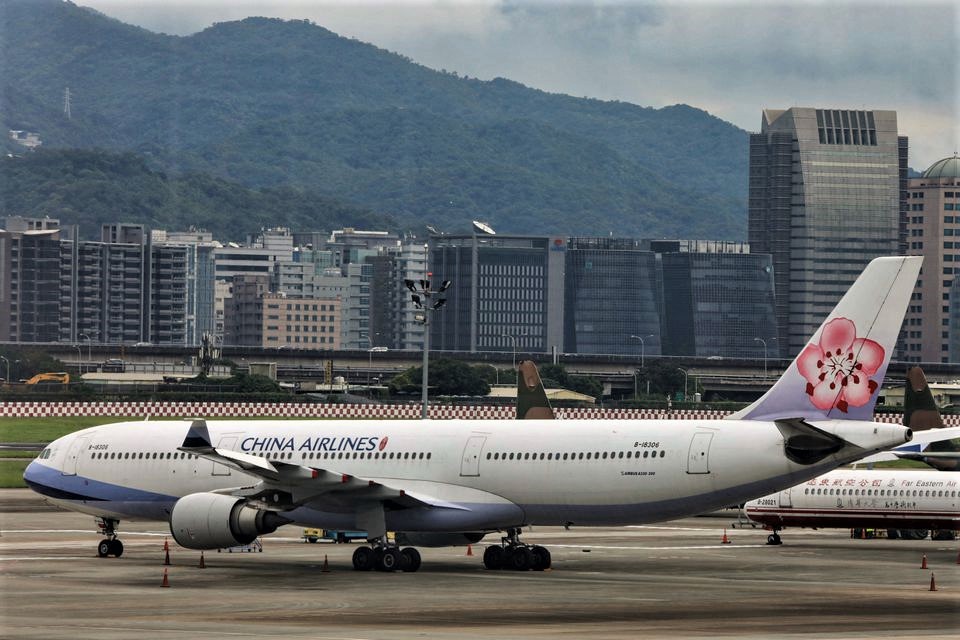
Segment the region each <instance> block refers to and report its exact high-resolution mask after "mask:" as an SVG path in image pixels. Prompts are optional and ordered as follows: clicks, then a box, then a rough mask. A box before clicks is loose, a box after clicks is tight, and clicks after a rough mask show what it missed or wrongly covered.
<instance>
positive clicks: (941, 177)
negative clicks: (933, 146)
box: [904, 155, 960, 362]
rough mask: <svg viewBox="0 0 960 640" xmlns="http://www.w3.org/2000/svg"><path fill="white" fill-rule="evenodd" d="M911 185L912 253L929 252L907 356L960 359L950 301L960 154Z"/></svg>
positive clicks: (957, 244)
mask: <svg viewBox="0 0 960 640" xmlns="http://www.w3.org/2000/svg"><path fill="white" fill-rule="evenodd" d="M909 186H910V189H909V195H910V198H909V202H910V212H909V219H908V221H907V232H908V238H907V241H908V245H909V246H908V247H907V252H908V253H909V254H910V255H915V256H923V271H921V273H920V276H921V277H920V279H919V280H918V281H917V287H916V289H915V290H914V294H913V299H912V300H911V301H910V307H909V309H908V310H907V317H906V320H905V321H904V322H905V323H906V326H905V330H906V336H905V340H904V342H905V346H906V351H907V352H906V358H905V359H906V360H908V361H910V362H956V361H957V360H956V359H952V357H951V354H950V342H951V337H952V336H951V333H952V332H953V331H954V330H953V328H952V327H951V326H950V315H951V311H950V304H951V301H952V299H953V296H954V293H953V288H954V279H955V277H956V276H957V275H960V158H958V157H957V156H956V155H954V156H953V157H952V158H943V159H942V160H938V161H937V162H934V163H933V164H932V165H930V167H929V168H928V169H927V170H926V171H924V172H923V175H922V176H920V177H919V178H911V179H910V182H909Z"/></svg>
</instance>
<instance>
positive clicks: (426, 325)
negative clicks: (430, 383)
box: [403, 272, 452, 420]
mask: <svg viewBox="0 0 960 640" xmlns="http://www.w3.org/2000/svg"><path fill="white" fill-rule="evenodd" d="M432 275H433V274H432V273H429V272H428V273H427V279H426V280H420V281H414V280H404V281H403V284H404V286H406V287H407V289H409V290H410V301H411V302H413V306H414V307H415V308H416V309H418V310H420V311H422V313H417V314H415V315H414V317H413V319H414V320H415V321H416V322H419V323H420V324H422V325H423V376H422V380H421V395H420V400H421V409H420V418H421V419H422V420H426V419H427V408H428V406H429V405H428V399H427V380H429V375H430V374H429V367H430V314H431V313H433V312H434V311H438V310H439V309H440V308H441V307H443V305H444V304H446V302H447V299H446V298H441V297H439V296H440V294H441V293H443V292H444V291H446V290H447V289H449V288H450V285H451V284H452V283H451V282H450V281H449V280H444V281H443V282H441V283H440V288H439V289H431V288H430V280H429V278H430V277H431V276H432ZM418 286H419V289H418ZM434 297H435V299H434V300H432V302H431V299H432V298H434Z"/></svg>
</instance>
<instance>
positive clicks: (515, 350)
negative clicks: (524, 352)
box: [500, 333, 517, 371]
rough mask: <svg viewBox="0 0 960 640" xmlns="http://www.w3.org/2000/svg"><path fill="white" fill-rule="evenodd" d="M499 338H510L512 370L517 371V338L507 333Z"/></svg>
mask: <svg viewBox="0 0 960 640" xmlns="http://www.w3.org/2000/svg"><path fill="white" fill-rule="evenodd" d="M500 337H501V338H510V340H511V341H512V342H513V370H514V371H516V370H517V337H516V336H512V335H510V334H509V333H503V334H501V335H500Z"/></svg>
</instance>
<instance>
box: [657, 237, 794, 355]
mask: <svg viewBox="0 0 960 640" xmlns="http://www.w3.org/2000/svg"><path fill="white" fill-rule="evenodd" d="M650 248H651V249H652V250H653V251H655V252H656V253H657V255H658V256H659V258H660V263H661V274H662V275H661V279H662V286H663V313H662V318H663V352H664V353H665V354H668V355H674V356H698V357H704V358H710V357H723V358H757V359H759V358H767V357H770V358H776V357H779V354H780V348H779V345H778V342H779V338H778V337H777V324H776V318H775V315H774V313H773V307H774V291H773V266H772V260H771V257H770V255H769V254H761V253H751V252H750V246H749V245H747V244H744V243H740V242H713V241H703V240H692V241H683V240H679V241H652V242H651V243H650Z"/></svg>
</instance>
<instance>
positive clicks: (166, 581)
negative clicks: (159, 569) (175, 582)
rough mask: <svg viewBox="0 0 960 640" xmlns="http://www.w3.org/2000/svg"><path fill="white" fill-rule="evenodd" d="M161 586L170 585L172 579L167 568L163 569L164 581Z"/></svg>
mask: <svg viewBox="0 0 960 640" xmlns="http://www.w3.org/2000/svg"><path fill="white" fill-rule="evenodd" d="M160 586H161V587H169V586H170V579H169V578H167V570H166V569H164V570H163V582H161V583H160Z"/></svg>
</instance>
